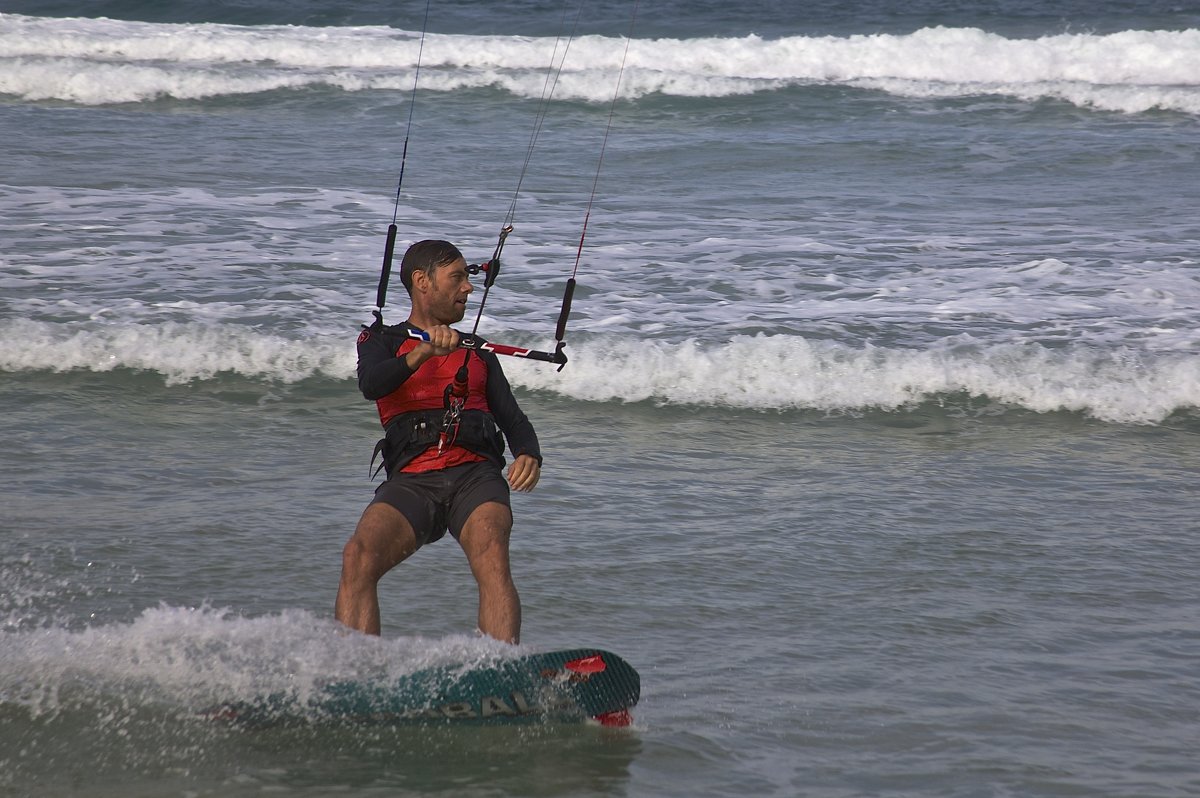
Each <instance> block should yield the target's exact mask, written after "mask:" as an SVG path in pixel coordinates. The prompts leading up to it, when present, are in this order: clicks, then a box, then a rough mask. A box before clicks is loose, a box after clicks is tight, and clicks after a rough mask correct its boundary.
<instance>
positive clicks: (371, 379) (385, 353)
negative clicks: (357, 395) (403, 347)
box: [358, 330, 416, 399]
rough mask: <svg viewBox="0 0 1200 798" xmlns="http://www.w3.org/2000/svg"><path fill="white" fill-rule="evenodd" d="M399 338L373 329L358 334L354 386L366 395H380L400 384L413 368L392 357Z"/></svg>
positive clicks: (372, 397)
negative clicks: (356, 372)
mask: <svg viewBox="0 0 1200 798" xmlns="http://www.w3.org/2000/svg"><path fill="white" fill-rule="evenodd" d="M398 346H399V342H398V341H397V340H396V339H395V338H394V337H393V336H390V335H387V334H384V333H380V332H377V331H375V330H363V332H362V335H360V336H358V389H359V390H360V391H362V395H363V396H365V397H366V398H368V399H382V398H383V397H385V396H387V395H388V394H389V393H391V392H392V391H394V390H396V389H397V388H399V387H400V386H401V385H403V384H404V383H405V382H406V381H407V380H408V378H409V377H411V376H412V375H413V374H414V373H416V369H414V368H412V367H411V366H409V364H408V360H407V358H403V357H396V349H395V347H398Z"/></svg>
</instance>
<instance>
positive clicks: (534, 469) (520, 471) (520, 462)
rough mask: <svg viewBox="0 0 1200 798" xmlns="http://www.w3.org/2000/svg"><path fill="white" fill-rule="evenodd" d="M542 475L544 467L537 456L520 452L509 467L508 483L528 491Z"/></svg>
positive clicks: (517, 488)
mask: <svg viewBox="0 0 1200 798" xmlns="http://www.w3.org/2000/svg"><path fill="white" fill-rule="evenodd" d="M541 477H542V467H541V466H540V465H538V461H537V458H536V457H530V456H529V455H527V454H519V455H517V457H516V459H515V460H513V462H512V465H510V466H509V467H508V484H509V485H510V486H511V487H512V489H513V490H519V491H522V492H524V493H528V492H529V491H531V490H533V487H534V486H535V485H537V484H538V480H539V479H541Z"/></svg>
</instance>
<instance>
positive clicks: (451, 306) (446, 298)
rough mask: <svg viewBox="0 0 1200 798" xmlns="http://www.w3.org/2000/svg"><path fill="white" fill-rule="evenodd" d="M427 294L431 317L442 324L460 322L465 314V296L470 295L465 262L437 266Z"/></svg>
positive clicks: (471, 288) (469, 281)
mask: <svg viewBox="0 0 1200 798" xmlns="http://www.w3.org/2000/svg"><path fill="white" fill-rule="evenodd" d="M430 286H431V288H430V291H429V294H428V299H429V310H430V313H431V315H432V316H433V317H434V318H436V319H437V320H438V321H439V322H441V323H442V324H454V323H455V322H458V321H462V319H463V316H465V315H466V313H467V296H468V295H469V294H470V293H471V291H472V290H474V289H473V286H472V285H471V280H470V276H469V275H468V274H467V262H466V261H465V260H463V259H462V258H459V259H458V260H456V261H454V262H453V263H448V264H446V265H445V266H439V267H438V268H437V269H435V270H434V272H433V279H432V280H431V281H430Z"/></svg>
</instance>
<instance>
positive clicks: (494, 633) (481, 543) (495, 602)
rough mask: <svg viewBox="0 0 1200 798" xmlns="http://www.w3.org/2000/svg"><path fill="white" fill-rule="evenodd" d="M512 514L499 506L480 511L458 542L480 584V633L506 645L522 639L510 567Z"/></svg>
mask: <svg viewBox="0 0 1200 798" xmlns="http://www.w3.org/2000/svg"><path fill="white" fill-rule="evenodd" d="M511 531H512V511H511V510H509V509H508V507H506V506H505V505H503V504H500V503H499V502H485V503H483V504H481V505H479V506H478V507H476V508H475V509H474V510H473V511H472V512H471V515H470V517H468V518H467V522H466V523H465V524H463V528H462V532H461V533H460V534H459V536H458V542H459V544H460V545H461V546H462V548H463V551H464V552H466V555H467V562H469V563H470V564H471V573H473V574H474V575H475V581H476V582H477V583H478V584H479V631H481V632H483V633H484V634H485V635H487V636H489V637H494V638H495V639H497V640H502V641H504V642H506V643H513V644H516V643H519V642H520V638H521V598H520V596H518V595H517V587H516V585H514V584H513V580H512V572H511V570H510V569H509V563H508V537H509V533H510V532H511Z"/></svg>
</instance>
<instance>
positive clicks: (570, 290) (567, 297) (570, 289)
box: [554, 277, 575, 341]
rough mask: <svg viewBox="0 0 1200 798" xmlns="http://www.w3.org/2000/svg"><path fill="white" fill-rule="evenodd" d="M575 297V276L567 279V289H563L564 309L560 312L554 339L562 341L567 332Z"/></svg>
mask: <svg viewBox="0 0 1200 798" xmlns="http://www.w3.org/2000/svg"><path fill="white" fill-rule="evenodd" d="M574 297H575V278H574V277H572V278H571V279H569V280H567V290H566V291H563V302H562V310H561V311H560V312H559V314H558V327H556V328H555V330H554V339H555V340H556V341H561V340H562V339H563V336H565V335H566V334H567V318H568V317H570V315H571V300H572V299H573V298H574Z"/></svg>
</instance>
